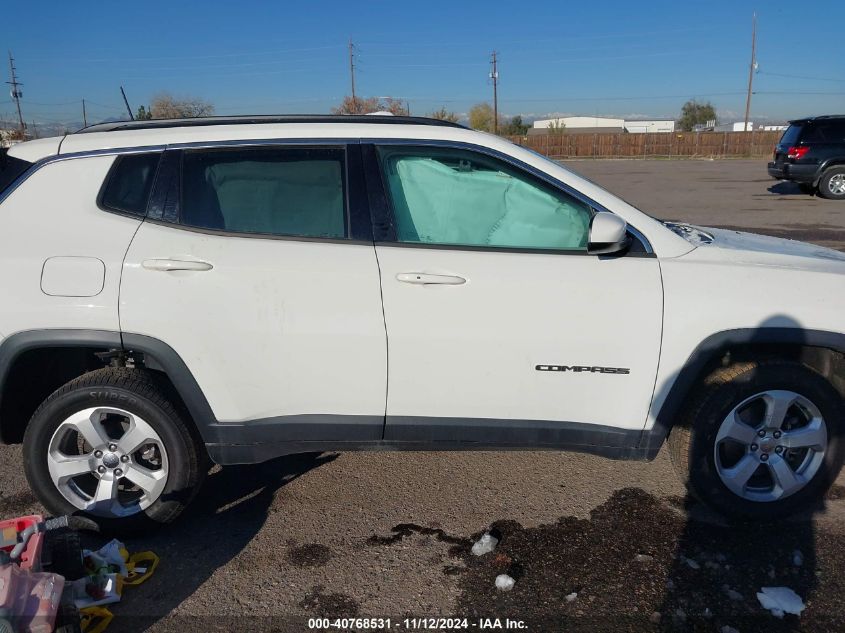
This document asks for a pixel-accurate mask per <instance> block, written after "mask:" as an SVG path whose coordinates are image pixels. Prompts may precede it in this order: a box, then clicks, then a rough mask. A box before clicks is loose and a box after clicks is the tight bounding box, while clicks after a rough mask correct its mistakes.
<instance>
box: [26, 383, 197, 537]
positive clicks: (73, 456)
mask: <svg viewBox="0 0 845 633" xmlns="http://www.w3.org/2000/svg"><path fill="white" fill-rule="evenodd" d="M23 457H24V469H25V471H26V477H27V480H28V481H29V484H30V486H31V488H32V489H33V491H34V492H35V493H36V495H37V496H38V498H39V499H40V500H41V502H42V503H43V504H44V506H45V507H46V508H47V509H48V510H49V511H50V512H52V513H54V514H56V515H64V514H73V515H77V516H82V517H85V518H88V519H90V520H92V521H94V522H95V523H96V524H98V525H99V527H100V528H101V529H103V530H105V531H109V532H116V533H132V532H138V531H140V530H145V529H149V528H150V527H154V526H156V525H161V524H164V523H169V522H171V521H173V520H174V519H175V518H176V517H177V516H178V515H179V513H180V512H181V511H182V510H183V509H184V507H185V506H186V505H187V504H188V503H189V502H190V500H191V499H192V498H193V496H194V495H195V494H196V491H197V489H198V488H199V486H200V483H201V481H202V479H203V475H204V474H205V473H204V468H203V466H204V463H205V461H204V457H203V453H202V451H201V447H200V444H199V442H198V441H197V440H196V439H195V437H194V435H193V434H192V433H191V431H190V429H189V427H188V426H187V424H186V423H185V422H184V420H183V419H182V416H181V415H180V413H179V411H178V410H177V408H176V407H175V406H174V405H173V403H172V402H171V401H170V400H169V399H168V397H167V395H166V393H165V390H164V389H163V388H162V387H161V386H160V385H159V384H157V381H156V380H155V378H154V376H153V375H151V374H150V373H148V372H145V371H143V370H138V369H128V368H107V369H100V370H97V371H93V372H90V373H88V374H85V375H83V376H80V377H79V378H77V379H75V380H72V381H71V382H69V383H67V384H66V385H65V386H63V387H61V388H60V389H58V390H57V391H55V392H54V393H53V394H52V395H51V396H50V397H49V398H47V400H45V401H44V403H43V404H42V405H41V406H40V407H39V408H38V410H37V411H36V412H35V414H34V415H33V417H32V420H31V421H30V423H29V425H28V426H27V429H26V433H25V435H24V442H23Z"/></svg>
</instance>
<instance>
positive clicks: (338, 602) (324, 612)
mask: <svg viewBox="0 0 845 633" xmlns="http://www.w3.org/2000/svg"><path fill="white" fill-rule="evenodd" d="M325 591H326V588H325V586H323V585H316V586H314V587H312V588H311V590H310V591H309V592H308V593H307V594H305V597H304V598H303V599H302V601H301V602H300V603H299V606H300V607H302V608H303V609H304V610H305V611H307V612H308V614H309V615H312V614H313V615H315V616H318V617H321V618H354V617H355V616H357V615H358V611H359V610H360V607H359V605H358V603H357V602H355V600H353V599H352V598H350V597H349V596H347V595H346V594H343V593H326V592H325Z"/></svg>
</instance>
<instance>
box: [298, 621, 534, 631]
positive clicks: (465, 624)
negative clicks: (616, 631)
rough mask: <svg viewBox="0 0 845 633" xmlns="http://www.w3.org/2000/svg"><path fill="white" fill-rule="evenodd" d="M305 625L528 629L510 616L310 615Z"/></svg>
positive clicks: (328, 627)
mask: <svg viewBox="0 0 845 633" xmlns="http://www.w3.org/2000/svg"><path fill="white" fill-rule="evenodd" d="M308 628H309V629H313V630H331V629H334V630H342V631H343V630H347V629H355V630H367V629H370V630H376V631H384V630H391V629H400V630H410V631H448V630H471V629H476V630H480V631H485V630H511V631H519V630H527V629H528V625H527V624H525V622H523V621H522V620H512V619H510V618H478V619H477V620H470V619H469V618H404V619H402V620H391V619H390V618H309V619H308Z"/></svg>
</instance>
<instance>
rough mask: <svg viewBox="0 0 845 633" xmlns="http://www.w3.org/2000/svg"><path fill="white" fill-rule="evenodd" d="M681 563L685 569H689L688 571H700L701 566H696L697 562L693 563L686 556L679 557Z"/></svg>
mask: <svg viewBox="0 0 845 633" xmlns="http://www.w3.org/2000/svg"><path fill="white" fill-rule="evenodd" d="M681 561H682V562H683V563H684V564H685V565H686V566H687V567H689V568H690V569H701V565H699V564H698V562H696V561H695V560H693V559H692V558H687V557H686V556H684V555H683V554H682V555H681Z"/></svg>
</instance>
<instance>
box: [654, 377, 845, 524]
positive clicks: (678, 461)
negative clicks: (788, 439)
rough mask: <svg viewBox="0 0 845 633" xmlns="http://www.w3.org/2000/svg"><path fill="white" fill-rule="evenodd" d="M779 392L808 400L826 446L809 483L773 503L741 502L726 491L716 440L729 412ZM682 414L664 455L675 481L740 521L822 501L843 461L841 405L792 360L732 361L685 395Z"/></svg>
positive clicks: (782, 513) (833, 393)
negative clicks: (822, 427) (760, 395)
mask: <svg viewBox="0 0 845 633" xmlns="http://www.w3.org/2000/svg"><path fill="white" fill-rule="evenodd" d="M775 389H784V390H789V391H794V392H795V393H798V394H800V395H803V396H804V397H806V398H808V399H809V400H810V401H811V402H813V403H814V404H815V405H816V406H817V407H818V408H819V410H820V412H821V414H822V416H823V418H824V420H825V422H826V423H827V433H828V446H827V452H826V453H825V456H824V461H823V463H822V465H821V467H820V468H819V470H818V472H817V473H816V475H815V476H814V477H813V478H812V480H811V481H810V482H809V483H808V484H807V485H806V486H805V487H804V488H803V489H801V490H799V491H798V492H796V493H794V494H792V495H791V496H788V497H785V498H783V499H779V500H777V501H770V502H759V501H751V500H747V499H743V498H742V497H740V496H738V495H736V494H734V493H733V492H732V491H731V490H729V489H728V488H727V487H726V486H725V484H724V483H722V480H721V478H720V477H719V474H718V472H717V470H716V464H715V455H714V452H715V451H714V449H715V440H716V435H717V433H718V430H719V427H720V425H721V423H722V421H723V420H724V419H725V417H726V416H727V415H728V414H729V413H730V412H731V410H732V409H733V408H734V407H736V406H737V405H738V404H740V403H741V402H742V401H743V400H745V399H746V398H750V397H752V396H754V395H756V394H758V393H761V392H764V391H767V390H775ZM685 409H686V414H685V416H684V418H683V419H681V420H679V424H678V425H676V426H675V427H673V428H672V432H671V433H670V435H669V442H668V444H669V452H670V455H671V458H672V463H673V465H674V466H675V470H676V472H677V473H678V475H679V477H680V478H681V479H682V480H683V481H684V483H686V485H687V488H688V489H689V491H690V492H691V493H692V494H693V495H694V496H695V497H697V498H698V499H700V500H701V501H703V502H704V503H706V504H707V505H709V506H710V507H712V508H714V509H715V510H717V511H719V512H721V513H722V514H724V515H727V516H730V517H734V518H744V519H761V520H765V519H776V518H781V517H784V516H786V515H788V514H791V513H793V512H797V511H799V510H801V509H803V508H806V507H808V506H810V505H812V504H815V503H818V502H820V501H821V499H822V498H823V497H824V494H825V493H826V492H827V490H828V488H829V487H830V486H831V484H832V483H833V482H834V480H835V479H836V477H837V475H838V474H839V471H840V469H841V468H842V463H843V458H845V438H843V434H844V433H845V401H843V398H842V396H841V395H840V394H839V392H838V391H836V389H835V388H834V387H833V386H832V385H831V384H830V382H828V381H827V379H825V378H824V377H823V376H822V375H821V374H819V373H817V372H816V371H814V370H813V369H811V368H809V367H807V366H806V365H803V364H801V363H797V362H790V361H761V362H745V363H736V364H733V365H730V366H728V367H723V368H720V369H717V370H716V371H714V372H713V373H711V374H710V375H709V376H707V377H706V378H705V379H704V380H703V381H702V383H701V384H699V385H698V387H696V388H695V390H694V392H693V393H691V394H690V397H689V399H688V403H687V406H686V407H685Z"/></svg>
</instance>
